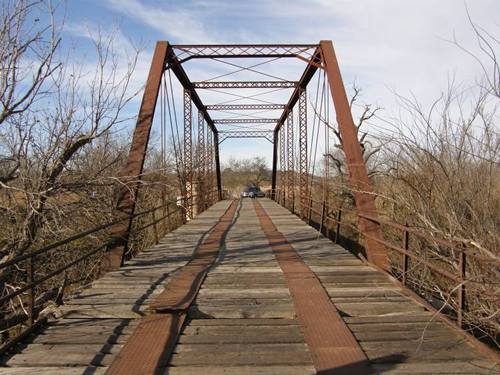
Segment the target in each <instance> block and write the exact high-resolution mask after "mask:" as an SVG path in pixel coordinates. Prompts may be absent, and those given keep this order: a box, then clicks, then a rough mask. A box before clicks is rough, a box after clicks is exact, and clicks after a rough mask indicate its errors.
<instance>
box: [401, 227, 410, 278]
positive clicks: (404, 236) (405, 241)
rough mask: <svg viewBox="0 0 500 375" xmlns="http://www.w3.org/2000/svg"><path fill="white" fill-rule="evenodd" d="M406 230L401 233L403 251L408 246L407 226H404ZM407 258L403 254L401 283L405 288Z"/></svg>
mask: <svg viewBox="0 0 500 375" xmlns="http://www.w3.org/2000/svg"><path fill="white" fill-rule="evenodd" d="M405 227H406V229H405V231H404V233H403V248H404V249H405V251H408V249H409V246H410V233H409V232H408V225H405ZM408 261H409V258H408V255H407V254H406V253H403V278H402V283H403V285H405V286H406V280H407V274H408V266H409V262H408Z"/></svg>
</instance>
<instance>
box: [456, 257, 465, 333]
mask: <svg viewBox="0 0 500 375" xmlns="http://www.w3.org/2000/svg"><path fill="white" fill-rule="evenodd" d="M466 267H467V258H466V255H465V249H461V252H460V258H459V262H458V273H459V282H460V286H459V287H458V311H457V324H458V326H459V327H460V328H462V327H463V325H464V310H465V277H466V276H465V275H466V274H465V271H466Z"/></svg>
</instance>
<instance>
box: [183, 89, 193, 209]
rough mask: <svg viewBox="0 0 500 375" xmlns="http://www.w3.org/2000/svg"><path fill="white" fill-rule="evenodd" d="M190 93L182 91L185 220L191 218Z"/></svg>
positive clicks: (191, 154) (185, 90)
mask: <svg viewBox="0 0 500 375" xmlns="http://www.w3.org/2000/svg"><path fill="white" fill-rule="evenodd" d="M192 123H193V118H192V103H191V91H190V90H187V89H184V181H185V184H186V196H185V206H186V216H187V217H186V219H192V218H193V149H192V147H193V144H192V134H193V133H192V131H193V129H192V126H193V124H192Z"/></svg>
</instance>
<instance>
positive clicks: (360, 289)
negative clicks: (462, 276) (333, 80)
mask: <svg viewBox="0 0 500 375" xmlns="http://www.w3.org/2000/svg"><path fill="white" fill-rule="evenodd" d="M259 203H260V204H261V206H262V208H263V209H264V210H265V211H266V213H267V215H268V216H269V217H270V218H271V220H272V222H273V224H274V225H275V226H276V229H277V231H279V232H281V234H282V235H283V236H284V238H285V239H286V241H287V242H288V243H289V244H290V245H291V246H292V247H293V250H294V251H295V252H296V253H297V254H298V255H300V257H301V259H302V261H303V262H304V263H305V264H306V265H307V266H308V268H309V269H310V270H311V271H312V272H313V273H314V275H315V277H316V278H317V279H318V280H319V282H320V283H321V286H322V288H324V290H325V291H326V292H327V293H328V297H329V298H330V300H331V301H332V302H333V303H334V304H335V307H336V308H337V310H338V312H339V314H340V316H341V318H342V320H343V321H344V322H345V324H346V325H347V326H348V328H349V330H350V331H351V332H352V334H353V335H354V337H355V338H356V341H357V342H358V343H359V345H360V346H361V348H362V349H363V351H364V353H365V354H366V356H367V358H368V360H369V361H370V366H371V368H372V370H373V372H374V373H377V372H378V373H381V374H416V373H418V374H440V373H441V374H450V373H454V374H489V375H491V374H497V373H498V367H496V368H495V363H494V362H492V361H491V360H489V359H488V358H485V357H484V356H483V355H482V354H481V353H479V352H478V351H477V350H476V349H475V348H474V347H473V346H471V345H470V344H469V342H467V341H466V340H463V337H462V336H461V335H459V334H458V333H457V332H458V331H457V330H456V329H455V330H454V329H451V328H450V327H449V326H447V325H445V324H443V323H442V322H440V321H439V320H437V319H436V318H435V316H434V315H433V313H431V312H429V311H427V310H426V309H425V307H423V306H421V305H419V304H417V303H416V302H415V301H414V300H413V299H411V298H409V297H408V296H407V295H405V294H404V293H403V291H402V289H401V288H400V286H399V285H397V284H394V283H393V282H392V281H391V280H390V278H389V277H388V276H387V275H386V274H384V273H382V272H379V271H378V270H377V269H375V268H373V267H371V266H370V265H368V264H366V263H363V262H362V261H361V260H359V259H357V258H356V257H355V256H353V255H352V254H351V253H349V252H348V251H347V250H346V249H344V248H342V247H341V246H339V245H336V244H334V243H332V242H331V241H330V240H328V239H326V238H324V237H323V236H320V235H318V232H317V231H316V230H314V229H313V228H311V227H309V226H307V225H306V224H305V223H304V222H303V221H301V220H300V219H299V218H298V217H296V216H294V215H292V214H290V213H289V212H288V211H287V210H286V209H285V208H283V207H281V206H279V205H277V204H276V203H275V202H273V201H270V200H268V199H259ZM228 205H229V204H228V202H219V203H217V204H216V205H215V206H214V207H212V208H210V209H209V210H208V211H206V212H204V213H203V214H201V215H200V216H198V217H196V218H195V219H194V220H192V221H190V222H189V223H188V224H186V225H185V226H182V227H181V228H179V229H177V230H175V231H174V232H171V233H169V234H168V235H167V236H165V237H164V238H163V239H162V240H161V241H160V244H158V245H156V246H154V247H152V248H151V249H148V250H146V251H144V252H143V253H141V254H139V255H138V257H136V258H135V259H134V260H132V261H131V262H130V263H128V264H127V266H126V267H123V268H122V269H120V270H119V271H115V272H110V273H108V274H106V275H105V276H104V277H103V278H101V279H99V280H97V281H95V282H94V283H93V284H92V286H91V287H90V288H87V289H84V290H83V291H82V292H81V293H80V294H79V295H78V296H76V297H75V298H73V299H69V300H67V301H65V303H66V305H65V306H64V307H63V309H62V313H63V314H64V315H63V317H62V318H61V319H56V320H53V321H51V322H50V323H49V325H48V326H47V327H46V328H45V329H43V330H42V331H40V332H39V333H38V334H37V335H33V336H32V337H31V339H30V340H29V341H27V342H26V343H25V346H24V347H20V348H19V353H18V354H16V355H14V356H12V357H11V358H9V359H7V361H6V363H5V365H6V366H8V367H3V368H0V373H1V374H6V375H14V374H15V375H20V374H22V375H34V374H36V375H48V374H50V375H76V374H93V375H102V374H104V372H105V371H106V370H107V368H108V367H109V365H110V364H111V363H112V361H113V359H114V358H115V356H116V355H117V354H118V353H119V352H120V350H121V349H122V347H123V345H124V344H125V343H126V342H127V341H128V338H129V337H130V335H131V334H132V333H133V332H134V330H136V328H137V326H138V323H139V321H140V320H141V319H139V318H140V317H141V316H143V315H145V314H148V313H150V311H149V305H150V304H151V302H152V301H154V300H155V298H156V297H157V296H158V295H159V294H161V292H162V291H163V290H164V285H165V284H166V283H167V281H168V280H169V279H171V277H172V275H175V272H176V271H178V270H180V269H182V267H183V266H185V265H186V264H187V262H189V260H190V259H191V258H192V255H193V251H194V249H195V248H196V247H197V246H198V245H199V243H202V242H203V241H204V240H206V238H207V236H208V234H209V233H210V231H211V230H212V229H213V227H214V225H215V224H216V223H217V222H218V221H219V219H220V217H221V216H222V214H223V213H224V212H225V211H226V210H227V207H228ZM240 205H241V206H240V207H241V208H240V210H239V211H238V212H237V214H236V218H235V221H234V222H233V224H232V226H231V228H230V230H229V231H228V232H227V234H226V235H225V241H224V246H223V248H222V249H221V251H220V253H219V256H218V258H217V259H216V261H215V264H214V265H213V267H212V268H211V269H210V272H208V274H207V275H206V278H205V279H204V281H203V283H202V285H201V287H200V289H199V292H198V294H197V295H196V298H195V299H194V301H193V303H192V304H191V306H190V307H189V309H188V313H187V315H186V320H185V322H184V327H183V328H182V330H181V332H180V334H179V336H178V338H177V342H176V345H175V347H174V348H173V354H172V356H171V358H170V361H169V363H168V365H167V367H166V368H165V372H164V374H166V373H168V374H169V375H194V374H196V375H199V374H204V375H222V374H224V375H227V374H238V375H264V374H265V375H313V374H316V373H317V371H316V370H315V368H314V367H313V361H312V358H311V352H310V350H309V349H308V347H307V345H306V340H305V335H304V333H305V331H304V328H303V327H302V324H301V321H300V320H299V319H298V317H297V315H298V314H297V311H296V309H295V306H294V303H293V299H292V296H291V294H290V289H289V286H288V281H287V278H286V277H285V275H284V273H283V272H282V269H281V267H280V266H279V264H278V261H277V259H276V257H275V255H274V253H273V249H272V248H271V246H270V244H269V241H268V238H267V236H266V235H265V233H264V232H263V231H262V228H261V226H260V223H259V219H258V217H257V215H256V212H255V210H254V208H253V202H252V200H250V199H244V200H243V201H242V202H241V203H240ZM167 285H168V284H167ZM151 319H153V318H151ZM312 319H314V317H313V318H312ZM158 324H160V323H158ZM162 324H165V327H167V324H166V323H165V322H162ZM151 327H153V325H151ZM167 329H168V328H167ZM165 345H166V344H165V341H163V343H160V344H159V345H158V346H160V347H164V348H165V347H168V345H166V346H165ZM148 354H149V353H146V354H144V358H143V359H144V360H146V359H147V358H146V357H147V355H148ZM141 357H142V356H141ZM163 363H165V362H162V364H163Z"/></svg>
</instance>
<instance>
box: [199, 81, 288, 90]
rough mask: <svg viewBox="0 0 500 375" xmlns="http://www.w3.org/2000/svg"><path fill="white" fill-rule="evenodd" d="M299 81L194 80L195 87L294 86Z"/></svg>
mask: <svg viewBox="0 0 500 375" xmlns="http://www.w3.org/2000/svg"><path fill="white" fill-rule="evenodd" d="M297 84H298V82H294V81H222V82H214V81H203V82H193V86H194V88H195V89H274V88H294V87H297Z"/></svg>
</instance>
